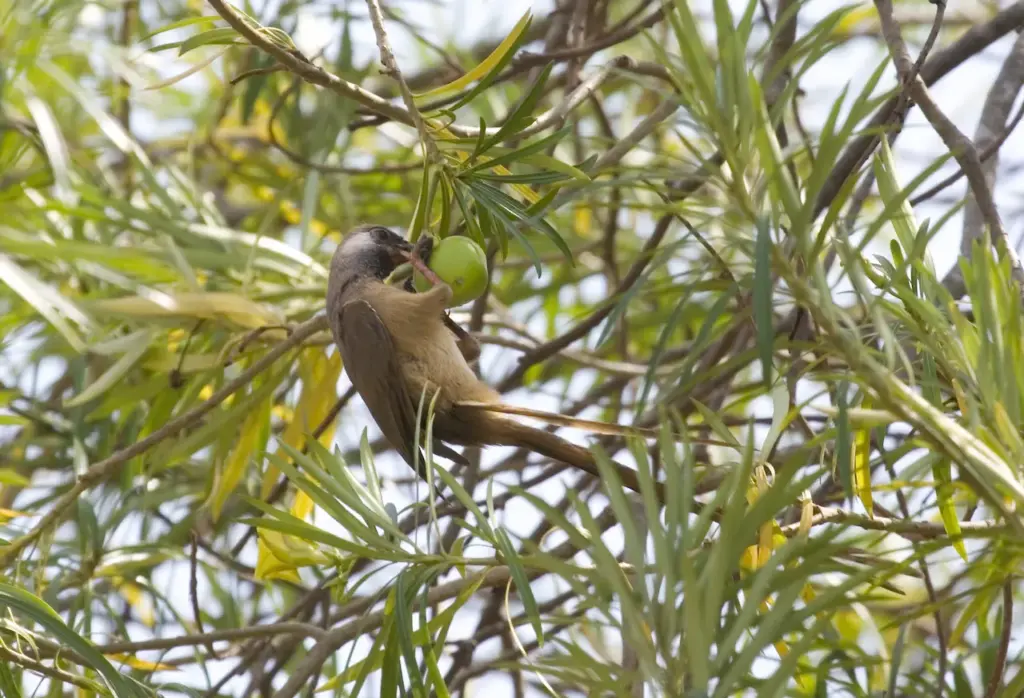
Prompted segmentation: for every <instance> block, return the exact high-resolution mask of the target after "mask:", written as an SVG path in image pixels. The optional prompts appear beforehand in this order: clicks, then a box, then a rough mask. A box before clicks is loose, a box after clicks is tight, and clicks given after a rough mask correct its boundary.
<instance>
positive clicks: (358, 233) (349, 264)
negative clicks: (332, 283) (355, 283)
mask: <svg viewBox="0 0 1024 698" xmlns="http://www.w3.org/2000/svg"><path fill="white" fill-rule="evenodd" d="M410 252H412V244H411V243H409V241H408V240H406V239H405V238H403V237H402V236H401V235H399V234H398V233H396V232H394V231H393V230H390V229H388V228H385V227H384V226H381V225H362V226H359V227H358V228H355V229H354V230H352V232H350V233H349V234H348V235H346V236H345V239H344V240H342V242H341V244H340V245H338V249H337V251H335V253H334V259H333V260H332V262H331V274H332V276H333V275H334V274H336V273H337V274H342V275H346V276H348V275H350V274H351V275H354V276H373V277H376V278H378V279H386V278H387V277H388V275H389V274H391V272H393V271H394V270H395V268H396V267H397V266H398V265H399V264H401V263H403V262H405V261H406V260H407V259H408V258H409V253H410Z"/></svg>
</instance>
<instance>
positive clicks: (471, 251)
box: [412, 235, 487, 308]
mask: <svg viewBox="0 0 1024 698" xmlns="http://www.w3.org/2000/svg"><path fill="white" fill-rule="evenodd" d="M427 266H429V267H430V270H431V271H432V272H434V273H435V274H437V275H438V276H439V277H440V278H441V280H442V281H444V282H445V283H446V284H448V285H449V286H451V287H452V300H451V303H449V304H448V307H449V308H454V307H456V306H459V305H462V304H463V303H468V302H470V301H471V300H476V299H477V298H479V297H480V296H481V295H482V294H483V292H484V289H486V288H487V255H486V254H484V251H483V249H482V248H481V247H480V245H478V244H476V243H475V242H473V241H472V240H470V239H469V238H467V237H465V236H462V235H453V236H452V237H448V238H445V239H443V240H440V241H438V242H437V243H435V244H434V251H433V252H432V253H431V255H430V264H428V265H427ZM412 283H413V286H415V287H416V290H417V291H419V292H421V293H422V292H424V291H429V290H430V288H431V285H430V282H429V281H427V279H426V277H425V276H423V274H421V273H420V272H419V271H414V272H413V275H412Z"/></svg>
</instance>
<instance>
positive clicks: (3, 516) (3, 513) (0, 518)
mask: <svg viewBox="0 0 1024 698" xmlns="http://www.w3.org/2000/svg"><path fill="white" fill-rule="evenodd" d="M19 516H39V514H35V513H32V512H30V511H18V510H16V509H3V508H0V523H7V522H8V521H10V520H11V519H16V518H18V517H19Z"/></svg>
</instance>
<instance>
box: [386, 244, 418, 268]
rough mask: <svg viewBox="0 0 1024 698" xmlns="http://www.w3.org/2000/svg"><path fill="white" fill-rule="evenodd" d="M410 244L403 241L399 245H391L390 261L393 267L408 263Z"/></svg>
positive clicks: (410, 252)
mask: <svg viewBox="0 0 1024 698" xmlns="http://www.w3.org/2000/svg"><path fill="white" fill-rule="evenodd" d="M412 249H413V248H412V243H410V242H407V241H405V240H403V241H402V243H401V244H400V245H393V246H392V247H391V261H392V262H394V263H395V265H396V266H397V265H399V264H404V263H405V262H408V261H409V256H410V255H411V254H412Z"/></svg>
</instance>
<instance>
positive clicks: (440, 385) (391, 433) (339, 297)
mask: <svg viewBox="0 0 1024 698" xmlns="http://www.w3.org/2000/svg"><path fill="white" fill-rule="evenodd" d="M411 251H412V246H411V245H410V244H409V243H408V242H406V241H405V240H404V239H402V238H401V237H399V236H398V235H396V234H395V233H393V232H391V231H390V230H388V229H386V228H382V227H379V226H370V227H362V228H357V229H356V230H354V231H353V232H352V233H350V234H349V236H348V237H346V239H345V240H344V241H343V242H342V244H341V245H340V246H339V247H338V250H337V251H336V252H335V254H334V258H333V259H332V260H331V272H330V279H329V281H328V292H327V315H328V321H329V323H330V326H331V331H332V333H333V335H334V339H335V342H336V343H337V344H338V348H339V350H340V352H341V359H342V366H343V368H344V370H345V372H346V374H348V376H349V379H350V380H351V381H352V384H353V386H354V387H355V389H356V391H357V392H358V393H359V394H360V395H361V396H362V398H363V401H364V402H365V403H366V406H367V408H368V409H369V410H370V414H371V415H373V418H374V420H375V421H376V422H377V425H378V426H379V427H380V429H381V431H382V432H383V434H384V437H385V438H386V439H387V441H388V443H390V444H391V446H392V447H393V448H395V450H396V451H398V453H399V454H400V455H401V456H402V457H403V458H404V459H405V461H406V462H407V463H409V465H410V466H413V467H416V466H417V465H419V466H420V474H421V475H423V471H422V464H423V462H424V461H423V459H422V457H421V456H420V457H418V458H417V456H418V454H416V453H415V444H416V431H417V428H416V415H417V411H418V409H419V405H420V400H421V395H425V396H424V398H423V399H424V400H425V402H426V403H429V401H430V400H432V399H434V396H435V393H436V403H435V406H434V424H433V435H434V443H433V452H434V453H435V454H437V455H440V456H443V457H445V458H448V459H449V460H453V461H456V462H461V463H466V460H465V459H464V457H463V456H462V455H461V454H459V453H458V452H456V451H454V450H452V449H451V448H449V447H447V446H446V445H445V442H448V443H454V444H460V445H465V446H485V445H489V444H493V445H508V446H517V447H524V448H527V449H528V450H531V451H534V452H537V453H540V454H542V455H545V456H548V457H549V458H553V459H555V460H559V461H562V462H565V463H567V464H569V465H572V466H574V467H576V468H580V469H582V470H586V471H587V472H590V473H592V474H594V475H596V476H597V475H599V471H598V469H597V465H596V464H595V462H594V458H593V456H592V455H591V453H590V452H589V451H588V450H587V449H585V448H582V447H580V446H577V445H575V444H572V443H570V442H568V441H566V440H565V439H562V438H560V437H558V436H557V435H555V434H552V433H550V432H547V431H543V430H541V429H536V428H534V427H530V426H527V425H525V424H521V423H519V422H517V421H515V420H513V419H510V418H508V417H505V416H503V415H501V414H495V413H493V412H488V411H486V410H483V409H480V408H474V407H471V406H464V405H460V404H458V403H462V402H477V403H500V402H501V396H500V395H498V393H497V392H496V391H494V390H493V389H492V388H491V387H490V386H488V385H487V384H485V383H483V382H482V381H481V380H480V379H478V378H477V377H476V374H475V373H474V372H473V369H472V368H471V367H470V365H469V363H468V361H467V358H469V359H470V360H471V359H472V358H473V357H475V356H476V355H477V354H478V353H479V346H478V345H477V344H476V341H475V340H474V339H473V338H472V337H471V336H470V335H469V334H467V333H466V332H464V331H462V330H461V328H459V327H458V326H457V325H455V324H454V323H453V322H452V321H451V320H450V319H448V318H447V315H446V314H445V309H446V307H447V304H448V302H449V301H450V300H451V293H452V291H451V288H450V287H448V286H446V285H443V284H441V285H437V286H435V287H434V288H432V289H431V290H429V291H427V292H426V293H412V292H410V291H408V290H403V289H401V288H398V287H395V286H389V285H388V284H386V283H384V279H385V278H387V276H388V275H389V274H390V273H391V272H392V271H393V270H394V269H395V267H396V266H397V264H398V263H399V262H400V261H401V260H402V259H403V258H404V257H405V256H407V255H408V254H409V253H410V252H411ZM423 252H424V256H426V255H427V254H429V248H428V247H425V248H423ZM424 412H425V410H424ZM424 433H425V432H424V431H423V430H422V429H421V430H420V440H421V442H422V439H423V434H424ZM617 470H618V471H619V476H620V478H621V479H622V480H623V484H624V485H626V486H627V487H629V488H630V489H633V490H636V489H637V488H638V486H639V483H638V482H637V478H636V473H635V472H634V471H632V470H630V469H628V468H624V467H622V466H618V467H617Z"/></svg>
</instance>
